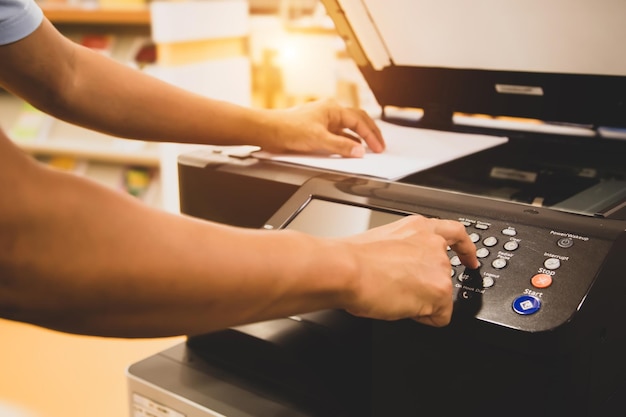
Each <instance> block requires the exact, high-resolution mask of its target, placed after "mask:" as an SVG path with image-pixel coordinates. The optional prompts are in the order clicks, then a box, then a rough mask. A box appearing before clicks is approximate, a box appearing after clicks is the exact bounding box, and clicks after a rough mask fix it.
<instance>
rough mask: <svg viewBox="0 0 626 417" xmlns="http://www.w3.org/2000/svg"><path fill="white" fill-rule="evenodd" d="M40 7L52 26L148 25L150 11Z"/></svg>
mask: <svg viewBox="0 0 626 417" xmlns="http://www.w3.org/2000/svg"><path fill="white" fill-rule="evenodd" d="M40 6H41V8H42V9H43V12H44V14H45V15H46V17H47V18H48V19H49V20H50V21H51V22H52V23H54V24H76V25H79V24H88V25H132V26H149V25H150V10H149V9H148V7H147V6H140V5H137V6H128V7H121V6H120V7H119V8H115V7H96V8H90V7H80V6H69V5H59V4H56V3H53V4H49V3H46V2H42V3H40Z"/></svg>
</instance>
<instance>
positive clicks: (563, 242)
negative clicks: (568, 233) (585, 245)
mask: <svg viewBox="0 0 626 417" xmlns="http://www.w3.org/2000/svg"><path fill="white" fill-rule="evenodd" d="M556 244H557V245H559V246H560V247H562V248H565V249H567V248H571V247H572V246H574V239H572V238H570V237H564V238H562V239H559V241H558V242H556Z"/></svg>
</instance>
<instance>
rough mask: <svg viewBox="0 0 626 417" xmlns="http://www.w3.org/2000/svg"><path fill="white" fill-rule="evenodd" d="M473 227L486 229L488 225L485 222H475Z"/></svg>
mask: <svg viewBox="0 0 626 417" xmlns="http://www.w3.org/2000/svg"><path fill="white" fill-rule="evenodd" d="M474 227H475V228H477V229H478V230H487V229H489V225H488V224H486V223H476V225H474Z"/></svg>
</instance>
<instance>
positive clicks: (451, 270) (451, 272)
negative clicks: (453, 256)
mask: <svg viewBox="0 0 626 417" xmlns="http://www.w3.org/2000/svg"><path fill="white" fill-rule="evenodd" d="M454 274H456V272H455V271H454V268H450V277H453V276H454Z"/></svg>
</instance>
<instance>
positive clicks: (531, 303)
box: [513, 294, 541, 316]
mask: <svg viewBox="0 0 626 417" xmlns="http://www.w3.org/2000/svg"><path fill="white" fill-rule="evenodd" d="M540 308H541V300H540V299H539V298H537V297H534V296H532V295H526V294H525V295H520V296H519V297H517V298H516V299H515V300H513V311H515V312H516V313H517V314H521V315H523V316H528V315H530V314H534V313H536V312H537V311H539V309H540Z"/></svg>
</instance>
